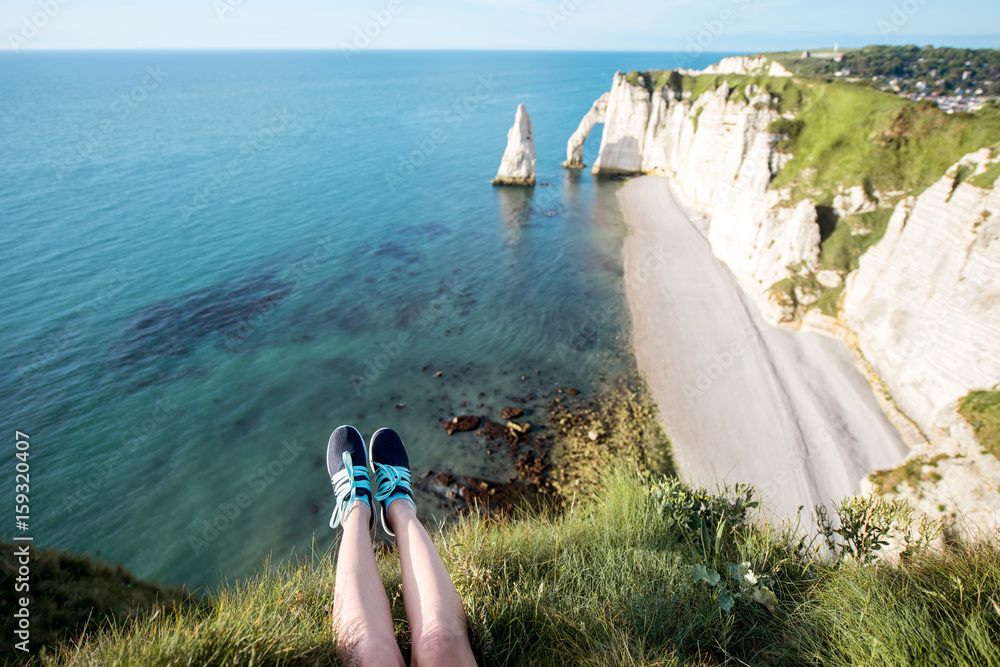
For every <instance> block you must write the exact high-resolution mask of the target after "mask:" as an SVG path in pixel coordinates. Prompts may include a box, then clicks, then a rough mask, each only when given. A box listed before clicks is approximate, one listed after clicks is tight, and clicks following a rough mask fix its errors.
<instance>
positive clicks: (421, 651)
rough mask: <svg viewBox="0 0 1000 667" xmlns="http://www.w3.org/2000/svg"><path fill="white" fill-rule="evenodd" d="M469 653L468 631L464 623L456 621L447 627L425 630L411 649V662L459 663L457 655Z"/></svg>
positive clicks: (420, 663)
mask: <svg viewBox="0 0 1000 667" xmlns="http://www.w3.org/2000/svg"><path fill="white" fill-rule="evenodd" d="M467 653H471V648H470V646H469V633H468V629H467V628H466V626H465V623H456V624H454V625H452V626H450V627H447V628H444V627H442V628H434V629H432V630H425V631H424V633H423V636H422V637H421V638H420V640H419V642H418V643H417V644H414V646H413V651H412V663H413V665H416V666H417V667H420V666H421V665H427V666H428V667H430V666H431V665H436V666H443V665H454V664H459V663H460V662H461V660H459V661H456V658H458V657H459V656H465V655H466V654H467Z"/></svg>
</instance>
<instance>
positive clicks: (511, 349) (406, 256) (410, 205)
mask: <svg viewBox="0 0 1000 667" xmlns="http://www.w3.org/2000/svg"><path fill="white" fill-rule="evenodd" d="M719 56H720V54H705V55H702V56H699V57H698V58H696V59H695V60H694V61H693V62H692V61H690V60H687V59H684V60H682V59H681V56H680V55H679V54H652V53H524V52H498V53H496V52H376V51H373V52H365V53H361V54H358V55H355V56H354V57H353V58H352V59H351V60H350V61H349V62H348V61H347V60H346V59H345V58H344V57H343V56H342V54H341V53H340V52H339V51H335V52H245V53H243V52H236V53H234V52H211V53H210V52H107V53H105V52H90V53H31V54H16V55H14V54H9V55H8V54H5V55H2V56H0V146H2V151H0V154H2V156H3V159H2V160H0V248H2V250H3V257H4V261H3V262H2V264H0V277H2V285H3V290H2V298H0V341H2V343H0V355H2V359H3V370H4V373H3V375H2V378H0V403H2V406H3V413H4V415H5V417H6V425H7V428H8V430H9V433H8V436H9V438H10V439H11V440H13V438H14V433H13V431H14V430H15V429H16V430H20V431H22V432H25V433H28V434H29V435H30V442H31V450H30V451H31V457H30V464H31V473H30V474H31V492H30V494H31V495H30V499H31V526H30V530H29V533H30V534H32V535H33V536H34V537H35V540H36V544H37V545H39V546H51V547H58V548H62V549H67V550H70V551H74V552H80V553H98V552H99V553H100V557H101V558H102V559H104V560H108V561H111V562H120V563H123V564H124V565H126V567H128V568H130V569H131V570H132V571H133V572H135V573H136V574H137V575H139V576H142V577H147V578H152V579H158V580H160V581H161V582H164V583H170V584H181V583H183V584H187V585H189V586H201V585H212V584H214V583H215V582H216V581H218V579H219V577H220V576H223V577H232V576H234V575H243V574H246V573H248V572H250V571H252V570H253V568H255V567H257V566H259V565H260V563H261V561H262V559H263V558H264V557H265V556H266V555H267V554H269V553H271V554H274V555H275V556H277V557H281V556H284V555H286V554H288V553H289V552H290V551H292V550H293V549H294V550H297V551H298V552H300V553H301V552H304V551H308V549H309V547H310V545H311V544H312V543H313V540H315V541H316V542H317V543H318V544H319V545H320V547H325V546H328V545H329V544H330V542H331V540H332V539H333V532H332V531H330V530H329V528H328V527H327V522H328V520H329V514H330V508H331V502H330V496H331V492H330V486H329V479H328V477H327V474H326V471H325V466H324V464H323V458H322V457H323V454H324V451H325V445H326V439H327V437H328V435H329V433H330V431H331V430H332V429H333V428H335V427H336V426H338V425H339V424H342V423H352V424H355V425H356V426H358V427H359V428H360V429H361V431H362V433H363V434H365V435H366V436H368V435H369V434H370V433H372V432H373V431H374V430H375V429H377V428H379V427H381V426H392V427H394V428H396V429H397V430H398V431H400V433H401V434H402V435H403V438H404V440H405V441H406V442H407V444H408V447H409V450H410V457H411V464H412V467H413V468H414V469H415V470H416V471H417V472H418V473H419V472H420V471H422V470H425V469H434V470H450V471H452V472H455V473H456V474H469V475H478V476H482V477H487V478H493V479H504V478H506V477H507V476H509V475H511V474H512V471H511V470H510V469H508V468H507V467H505V466H506V465H508V464H507V463H505V462H504V461H498V460H490V459H489V458H488V457H487V456H486V455H485V452H484V451H483V441H482V440H481V439H479V438H478V437H477V436H475V435H474V434H458V435H455V436H452V437H448V436H447V435H445V433H444V431H443V430H442V429H441V423H442V421H443V420H444V419H446V418H447V417H450V416H452V415H453V414H459V413H464V412H472V413H475V414H488V415H493V416H494V418H497V415H496V413H498V412H499V409H500V408H501V407H503V406H504V405H506V404H509V399H510V398H512V397H526V396H535V397H541V396H544V395H545V394H547V393H551V392H552V391H553V390H554V389H555V388H556V387H565V386H574V387H576V388H578V389H580V390H581V391H582V392H583V393H584V395H596V394H598V393H599V392H601V391H602V390H604V389H605V388H606V387H607V386H609V385H610V384H611V383H613V382H615V381H616V380H617V379H618V378H620V377H621V376H622V375H623V374H625V373H626V372H627V371H628V368H629V364H630V357H629V354H630V353H629V350H628V328H627V327H628V314H627V308H626V306H625V304H624V301H623V299H622V297H621V277H622V262H621V244H622V239H623V237H624V234H625V228H624V225H623V223H622V220H621V214H620V211H619V209H618V204H617V201H616V198H615V191H616V190H617V188H618V187H619V186H620V182H618V181H613V180H598V179H595V178H593V177H592V176H591V175H590V173H589V172H588V171H584V172H582V173H578V174H577V173H570V172H567V171H565V170H564V169H562V167H561V166H560V163H561V161H562V160H563V159H565V142H566V140H567V138H568V137H569V135H570V134H571V133H572V132H573V130H574V129H575V128H576V125H577V123H578V122H579V120H580V118H581V117H582V116H583V114H584V113H585V112H586V111H587V110H588V109H589V107H590V105H591V104H592V102H593V100H594V99H595V98H596V97H597V96H598V95H600V94H601V93H602V92H604V91H606V90H608V88H609V86H610V82H611V77H612V75H613V73H614V72H615V70H618V69H621V70H630V69H648V68H667V67H673V66H676V65H677V64H681V63H682V64H684V65H688V66H696V67H697V66H703V65H706V64H708V63H710V62H713V61H715V60H717V59H718V58H719ZM521 102H523V103H524V104H525V105H526V107H527V109H528V112H529V114H530V116H531V119H532V122H533V127H534V136H535V146H536V151H537V154H538V180H539V182H540V183H545V184H547V185H545V186H542V185H539V186H538V187H536V188H534V190H524V189H504V188H493V187H492V186H491V185H490V180H491V179H492V177H493V175H494V174H495V172H496V168H497V166H498V164H499V161H500V156H501V155H502V153H503V149H504V146H505V144H506V132H507V129H508V128H509V127H510V125H511V124H512V122H513V118H514V111H515V109H516V106H517V104H518V103H521ZM600 129H601V128H600V126H598V127H597V128H595V130H594V132H593V133H592V135H591V137H590V139H589V140H588V142H587V145H586V150H585V162H587V163H588V164H592V163H593V160H594V158H595V157H596V153H597V147H598V145H599V142H600ZM437 371H440V372H441V376H440V377H437V376H436V375H435V374H436V372H437ZM522 376H523V377H526V378H527V379H522ZM480 392H482V394H483V395H482V396H480ZM463 402H467V403H468V405H462V403H463ZM478 403H483V404H484V405H483V407H482V408H479V407H478ZM537 403H538V400H537V399H536V401H535V402H532V403H528V404H527V407H528V411H527V412H528V418H529V419H531V418H532V417H534V418H536V419H539V418H541V417H542V412H541V411H540V410H539V409H538V407H536V404H537ZM13 476H14V474H13V463H11V464H10V471H9V474H5V475H4V476H3V482H2V484H3V489H5V491H4V493H8V492H7V491H6V489H8V488H9V486H8V485H10V486H12V484H13ZM12 491H13V489H11V492H12ZM8 497H10V496H9V495H8ZM421 505H422V507H423V508H424V509H425V510H426V511H428V513H429V514H433V510H434V507H435V504H434V503H433V501H432V500H430V499H426V502H421ZM2 532H3V533H4V534H5V535H6V537H7V538H8V539H9V537H10V536H11V535H12V534H14V530H13V527H11V528H10V529H5V530H3V531H2Z"/></svg>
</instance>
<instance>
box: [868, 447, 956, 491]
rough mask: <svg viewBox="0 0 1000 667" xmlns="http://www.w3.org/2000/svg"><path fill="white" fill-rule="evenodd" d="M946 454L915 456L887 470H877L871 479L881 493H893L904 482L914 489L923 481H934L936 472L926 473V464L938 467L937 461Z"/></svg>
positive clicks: (945, 456) (944, 457)
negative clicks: (924, 456) (927, 456)
mask: <svg viewBox="0 0 1000 667" xmlns="http://www.w3.org/2000/svg"><path fill="white" fill-rule="evenodd" d="M946 458H948V456H947V455H946V454H938V455H937V456H934V457H932V458H915V459H910V460H908V461H906V462H905V463H904V464H902V465H900V466H897V467H895V468H890V469H887V470H877V471H876V472H874V473H872V475H871V480H872V483H873V484H874V485H875V488H876V489H877V490H878V491H879V493H893V492H895V491H897V490H898V489H899V487H900V485H902V484H909V485H910V486H911V487H913V488H914V489H916V488H917V484H918V483H920V482H922V481H934V480H935V478H934V473H933V472H930V473H926V474H925V473H924V472H923V469H924V466H930V467H932V468H936V467H937V462H938V461H940V460H941V459H946Z"/></svg>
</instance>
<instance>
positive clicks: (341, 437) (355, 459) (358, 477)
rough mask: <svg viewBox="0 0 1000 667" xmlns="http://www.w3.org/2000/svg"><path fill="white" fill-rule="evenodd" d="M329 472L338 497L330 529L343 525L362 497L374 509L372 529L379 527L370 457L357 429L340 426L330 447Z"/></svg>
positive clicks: (328, 445)
mask: <svg viewBox="0 0 1000 667" xmlns="http://www.w3.org/2000/svg"><path fill="white" fill-rule="evenodd" d="M326 469H327V471H328V472H329V473H330V482H331V483H332V484H333V493H334V495H335V496H336V500H335V501H334V503H335V504H334V507H333V516H332V517H330V528H336V527H337V526H339V525H341V524H343V522H344V519H346V518H347V515H348V513H350V511H351V508H353V507H354V501H355V500H357V499H358V498H360V499H361V500H363V501H364V502H366V503H368V507H369V509H371V510H372V513H371V519H370V520H369V522H368V530H371V529H372V528H373V527H374V526H375V510H374V508H373V506H372V485H371V479H370V478H369V477H368V457H367V456H366V455H365V440H364V438H362V437H361V434H360V433H358V429H356V428H354V427H353V426H338V427H337V430H336V431H334V432H333V434H332V435H331V436H330V442H329V443H328V444H327V446H326Z"/></svg>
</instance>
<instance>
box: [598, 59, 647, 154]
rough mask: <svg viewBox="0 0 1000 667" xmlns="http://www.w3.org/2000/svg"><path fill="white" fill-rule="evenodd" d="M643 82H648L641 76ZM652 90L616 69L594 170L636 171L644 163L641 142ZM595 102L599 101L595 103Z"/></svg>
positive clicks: (644, 131) (644, 132)
mask: <svg viewBox="0 0 1000 667" xmlns="http://www.w3.org/2000/svg"><path fill="white" fill-rule="evenodd" d="M639 80H640V84H644V83H645V82H644V81H643V80H642V77H639ZM649 99H650V95H649V91H648V90H646V88H645V87H644V86H643V85H638V86H634V85H632V84H631V83H629V81H628V80H627V79H626V77H625V74H624V73H622V72H616V73H615V78H614V80H613V81H612V83H611V92H610V93H608V110H607V112H606V114H605V119H604V133H603V134H602V135H601V151H600V154H599V155H598V156H597V161H596V162H594V169H593V171H594V173H595V174H634V173H637V172H638V171H640V169H641V167H642V154H643V149H642V143H643V141H642V140H643V137H644V136H645V134H646V125H647V123H648V122H649V104H650V102H649ZM595 104H596V103H595Z"/></svg>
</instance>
